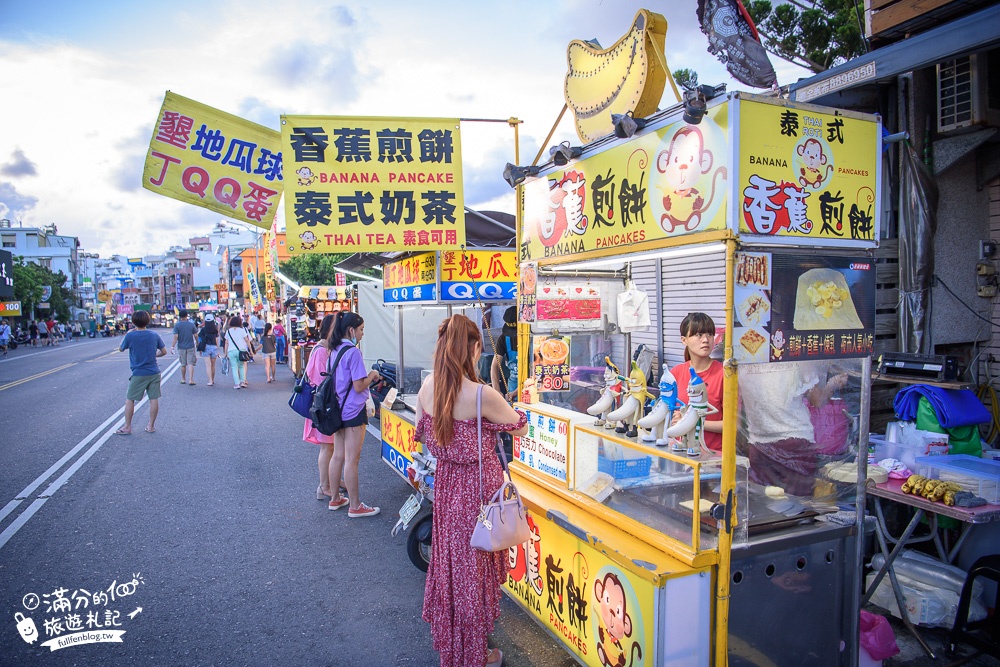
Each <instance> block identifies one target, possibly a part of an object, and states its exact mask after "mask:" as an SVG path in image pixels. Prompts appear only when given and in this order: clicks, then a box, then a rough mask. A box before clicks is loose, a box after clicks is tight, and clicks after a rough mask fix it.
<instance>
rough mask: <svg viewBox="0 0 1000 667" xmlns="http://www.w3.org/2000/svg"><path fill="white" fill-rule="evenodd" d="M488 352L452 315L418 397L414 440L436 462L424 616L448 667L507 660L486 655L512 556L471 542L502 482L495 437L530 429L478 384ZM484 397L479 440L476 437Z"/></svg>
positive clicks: (491, 666) (465, 322)
mask: <svg viewBox="0 0 1000 667" xmlns="http://www.w3.org/2000/svg"><path fill="white" fill-rule="evenodd" d="M482 352H483V343H482V337H481V334H480V332H479V327H477V326H476V324H475V323H474V322H473V321H472V320H470V319H469V318H468V317H466V316H464V315H454V316H452V317H449V318H448V319H446V320H445V321H444V322H442V323H441V326H440V327H439V328H438V342H437V349H436V350H435V352H434V373H433V374H432V375H431V376H430V377H428V378H427V379H426V380H425V381H424V384H423V386H422V387H421V388H420V392H419V393H418V394H417V415H416V416H417V428H416V435H415V438H416V439H418V440H420V441H421V442H423V443H424V446H425V447H426V448H427V449H428V450H429V451H430V452H431V453H432V454H434V456H436V457H437V472H436V473H435V476H434V518H433V534H434V549H433V551H432V554H431V563H430V567H429V568H428V570H427V585H426V588H425V590H424V608H423V618H424V620H425V621H427V622H428V623H430V624H431V636H432V638H433V640H434V648H435V650H437V651H438V653H439V654H440V656H441V666H442V667H466V666H469V665H471V666H477V665H486V666H487V667H498V666H499V665H500V664H501V663H502V662H503V653H501V652H500V650H499V649H492V650H490V649H488V648H487V644H486V640H487V636H488V635H489V633H490V631H491V630H492V629H493V623H494V621H495V620H496V619H497V618H498V617H499V616H500V586H501V584H502V583H503V582H504V581H505V580H506V579H507V554H506V552H500V553H487V552H484V551H479V550H476V549H473V548H472V546H471V545H470V544H469V542H470V540H471V539H472V531H473V529H474V528H475V525H476V517H477V516H478V514H479V510H480V508H481V507H482V505H483V503H484V502H488V501H489V499H490V498H491V497H492V496H493V494H494V493H496V491H497V489H499V488H500V485H501V484H502V483H503V468H502V466H501V465H500V461H499V460H498V459H497V456H496V441H497V434H498V433H499V432H500V431H506V432H508V433H511V434H513V435H524V434H525V433H527V432H528V426H527V417H526V416H525V415H524V414H521V413H519V412H517V411H516V410H514V409H513V408H512V407H510V405H508V404H507V402H506V401H505V400H504V398H503V396H502V395H501V394H500V393H499V392H497V391H495V390H494V389H493V388H491V387H486V386H484V385H482V384H480V383H479V381H478V379H477V371H476V369H477V364H478V362H479V357H480V356H481V355H482ZM480 392H481V394H482V396H481V405H482V432H483V437H482V441H481V442H480V441H479V440H478V439H477V438H478V435H477V414H478V411H477V400H478V397H479V394H480ZM480 459H481V460H482V471H483V473H482V474H483V478H482V488H480V478H479V461H480Z"/></svg>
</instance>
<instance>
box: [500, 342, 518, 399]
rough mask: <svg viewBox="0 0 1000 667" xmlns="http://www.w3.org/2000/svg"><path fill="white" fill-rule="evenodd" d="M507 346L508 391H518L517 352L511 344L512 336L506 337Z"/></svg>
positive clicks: (505, 343)
mask: <svg viewBox="0 0 1000 667" xmlns="http://www.w3.org/2000/svg"><path fill="white" fill-rule="evenodd" d="M503 340H504V345H506V346H507V391H508V392H512V391H517V350H515V349H514V348H513V347H512V346H511V344H510V336H504V337H503Z"/></svg>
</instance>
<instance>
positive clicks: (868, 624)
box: [861, 609, 899, 660]
mask: <svg viewBox="0 0 1000 667" xmlns="http://www.w3.org/2000/svg"><path fill="white" fill-rule="evenodd" d="M861 648H863V649H864V650H866V651H868V655H869V656H871V659H872V660H885V659H886V658H891V657H892V656H894V655H896V654H897V653H899V647H898V646H896V635H895V633H893V631H892V626H891V625H889V621H888V620H886V619H885V617H883V616H879V615H878V614H873V613H871V612H868V611H865V610H864V609H862V610H861Z"/></svg>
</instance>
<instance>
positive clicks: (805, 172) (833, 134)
mask: <svg viewBox="0 0 1000 667" xmlns="http://www.w3.org/2000/svg"><path fill="white" fill-rule="evenodd" d="M739 104H740V106H739V118H740V140H739V165H738V166H739V183H738V187H739V193H740V212H739V221H740V223H739V224H740V233H741V234H761V235H766V236H783V237H791V238H794V239H795V241H796V242H799V241H801V242H803V243H809V242H810V241H812V242H814V243H816V244H818V245H822V244H824V243H825V242H827V241H829V240H830V239H842V240H847V241H855V242H857V241H875V240H876V239H878V217H879V216H878V209H877V206H876V203H877V202H876V192H877V188H878V178H877V175H878V174H877V170H878V159H879V155H878V151H879V145H880V142H879V136H878V131H879V129H878V123H877V122H876V121H875V120H874V119H873V120H861V119H858V118H849V117H846V116H842V115H839V114H833V113H821V112H819V111H815V110H812V109H808V110H807V109H802V108H795V107H791V106H786V105H784V104H774V103H767V102H763V101H760V100H750V99H741V100H740V101H739Z"/></svg>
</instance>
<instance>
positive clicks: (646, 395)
mask: <svg viewBox="0 0 1000 667" xmlns="http://www.w3.org/2000/svg"><path fill="white" fill-rule="evenodd" d="M688 111H689V110H687V109H685V108H684V107H683V105H677V106H676V107H673V108H671V109H667V110H665V111H662V112H657V113H656V114H654V115H652V116H650V117H648V118H646V119H645V127H644V128H640V129H639V131H638V132H636V133H635V134H634V135H633V136H631V137H628V138H621V139H619V138H615V137H613V136H611V137H606V138H604V139H600V140H598V141H596V142H593V143H591V144H589V145H587V146H584V147H583V148H582V150H580V151H579V157H574V158H573V159H570V160H569V161H568V162H565V163H563V164H561V165H558V166H557V165H556V164H554V163H547V164H545V165H542V166H541V169H540V170H538V171H537V172H536V174H533V175H531V176H529V177H528V178H527V179H526V180H524V182H523V184H519V188H520V189H521V190H522V191H523V195H522V196H519V198H518V199H519V201H521V202H522V204H523V209H522V211H521V224H520V237H519V248H520V251H519V276H520V288H519V291H518V334H519V338H518V345H519V348H520V349H521V350H529V351H530V352H529V353H527V354H522V355H520V356H519V360H520V362H521V363H520V364H519V386H520V387H522V388H523V389H524V390H523V391H522V392H521V398H522V399H523V400H522V402H520V403H518V404H517V407H519V408H520V409H523V410H525V411H527V412H528V415H529V425H530V429H529V433H528V434H527V435H526V436H524V437H521V438H515V442H514V458H515V460H514V462H513V463H512V464H511V469H512V472H513V474H514V479H515V482H516V483H517V486H518V489H519V491H520V494H521V497H522V498H523V499H524V501H525V503H526V505H527V507H528V509H529V524H530V526H531V529H532V538H531V539H530V540H529V541H528V542H526V543H525V544H523V545H521V546H519V547H517V548H516V549H511V550H510V553H509V562H510V564H511V572H510V575H509V577H508V581H507V584H506V590H507V592H508V594H509V595H510V597H511V598H512V599H514V600H515V601H516V602H517V603H518V604H520V605H521V606H522V607H523V608H524V609H525V610H526V611H527V612H528V613H530V614H532V615H533V616H535V617H536V618H537V620H538V621H539V622H540V623H541V624H542V625H543V626H545V627H546V628H548V629H549V631H550V632H551V633H552V634H553V636H555V637H556V638H557V639H559V640H560V641H561V642H563V644H564V645H565V646H566V648H567V650H568V651H570V652H571V653H572V654H573V655H574V657H575V658H576V659H577V660H579V661H580V662H581V663H583V664H587V665H594V666H603V665H614V664H628V665H640V664H643V665H685V666H687V665H711V664H716V665H723V664H733V665H740V664H776V665H801V664H817V665H849V664H855V662H856V659H857V658H856V648H857V640H856V637H857V616H858V606H859V601H858V595H857V594H856V593H855V592H856V591H858V590H859V584H858V575H859V572H860V567H861V563H860V551H859V543H858V541H857V540H856V539H855V538H856V534H857V526H858V525H859V523H858V512H857V509H856V496H857V493H858V490H859V488H863V482H864V477H865V472H864V464H865V462H866V460H867V456H866V455H867V438H866V437H865V438H864V439H861V438H859V433H864V434H866V435H867V411H868V404H867V395H868V392H869V390H870V377H871V375H870V355H871V353H872V347H873V342H874V328H875V325H874V322H875V298H874V295H875V284H876V278H875V263H874V261H873V259H872V250H873V249H874V248H875V247H877V245H878V238H879V229H878V223H877V221H878V217H879V216H878V211H879V203H880V202H879V196H878V183H879V178H878V176H879V149H880V140H879V137H880V123H879V121H878V119H877V118H876V117H873V116H867V115H861V114H851V113H848V112H841V111H837V112H834V111H833V110H830V109H825V108H820V107H813V106H808V105H792V104H788V103H786V102H784V101H782V100H779V99H774V98H764V97H756V96H751V95H746V94H742V93H737V94H729V95H725V94H723V95H720V96H717V97H715V98H714V99H711V100H708V101H707V109H706V111H705V113H704V116H703V117H692V116H691V115H690V114H689V113H688ZM685 327H687V330H685V329H684V328H685ZM689 359H690V361H688V360H689ZM692 368H694V371H692V370H691V369H692ZM859 441H861V442H863V444H861V445H860V446H859ZM859 452H860V456H859ZM859 478H860V479H861V482H862V483H861V484H860V485H859V483H858V480H859ZM862 495H863V492H862ZM622 660H624V663H623V662H622Z"/></svg>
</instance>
